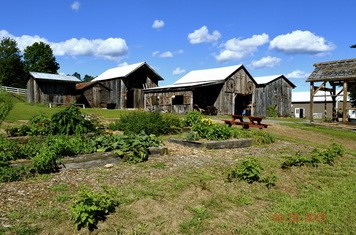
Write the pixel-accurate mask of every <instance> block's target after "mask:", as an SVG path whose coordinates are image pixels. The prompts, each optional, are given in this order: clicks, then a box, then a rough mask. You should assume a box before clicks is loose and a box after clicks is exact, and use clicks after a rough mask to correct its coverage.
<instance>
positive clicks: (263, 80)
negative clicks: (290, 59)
mask: <svg viewBox="0 0 356 235" xmlns="http://www.w3.org/2000/svg"><path fill="white" fill-rule="evenodd" d="M279 78H282V79H284V80H285V81H286V82H287V83H289V84H290V85H291V87H293V88H295V87H296V86H295V85H294V84H293V83H292V82H291V81H289V79H287V78H286V77H285V76H284V75H283V74H278V75H270V76H260V77H253V79H255V81H256V82H257V84H258V85H267V84H269V83H271V82H273V81H275V80H277V79H279Z"/></svg>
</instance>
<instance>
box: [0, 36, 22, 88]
mask: <svg viewBox="0 0 356 235" xmlns="http://www.w3.org/2000/svg"><path fill="white" fill-rule="evenodd" d="M21 58H22V56H21V54H20V50H19V49H18V47H17V43H16V41H15V40H13V39H10V38H4V39H2V40H1V42H0V84H1V85H4V86H12V87H20V88H24V87H26V83H27V80H26V74H25V71H24V65H23V62H22V60H21Z"/></svg>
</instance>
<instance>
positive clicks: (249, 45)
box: [215, 33, 269, 62]
mask: <svg viewBox="0 0 356 235" xmlns="http://www.w3.org/2000/svg"><path fill="white" fill-rule="evenodd" d="M268 41H269V37H268V34H265V33H263V34H261V35H253V36H252V37H251V38H247V39H239V38H232V39H230V40H228V41H227V42H225V44H224V45H223V48H224V49H223V50H221V51H220V54H219V55H217V56H215V58H216V60H217V61H219V62H225V61H230V60H240V59H242V58H244V57H246V56H249V55H252V54H253V52H255V51H257V47H259V46H262V45H264V44H266V43H267V42H268Z"/></svg>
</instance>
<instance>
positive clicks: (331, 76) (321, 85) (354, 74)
mask: <svg viewBox="0 0 356 235" xmlns="http://www.w3.org/2000/svg"><path fill="white" fill-rule="evenodd" d="M314 67H315V68H314V71H313V72H312V73H311V74H310V76H309V78H308V79H307V82H310V113H314V97H316V95H317V92H318V91H326V92H327V93H328V96H330V97H331V98H332V106H333V107H332V110H333V111H332V117H333V120H337V110H336V98H337V97H338V96H340V94H341V93H342V94H343V95H342V97H343V106H342V110H341V112H342V114H343V116H342V121H343V122H346V121H347V110H346V109H347V97H348V88H349V87H351V86H353V85H356V58H355V59H347V60H335V61H328V62H322V63H316V64H314ZM316 84H318V85H317V86H316ZM328 84H329V85H330V86H329V87H327V85H328ZM337 87H342V89H340V90H339V91H338V92H337V91H336V90H337V89H336V88H337ZM310 121H311V122H312V121H313V115H310Z"/></svg>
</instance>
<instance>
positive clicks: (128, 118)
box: [109, 111, 182, 135]
mask: <svg viewBox="0 0 356 235" xmlns="http://www.w3.org/2000/svg"><path fill="white" fill-rule="evenodd" d="M181 127H182V124H181V121H180V118H179V117H178V116H175V115H172V114H161V113H157V112H142V111H134V112H129V113H126V114H123V115H122V116H121V117H120V119H119V120H117V121H116V122H114V123H113V124H110V125H109V129H111V130H121V131H124V132H125V133H126V134H128V133H140V132H141V131H144V132H145V133H147V134H154V135H165V134H170V133H177V132H179V131H180V128H181Z"/></svg>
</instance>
